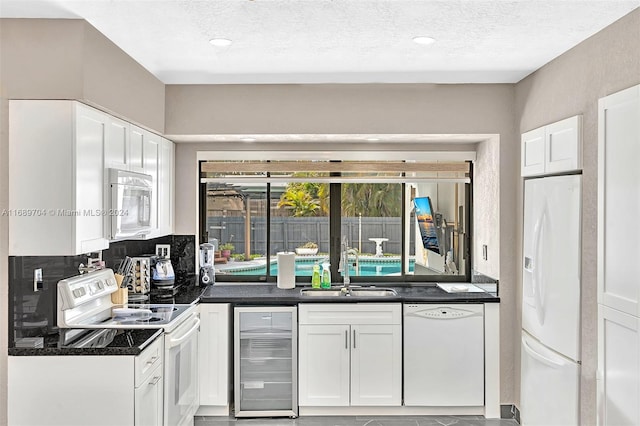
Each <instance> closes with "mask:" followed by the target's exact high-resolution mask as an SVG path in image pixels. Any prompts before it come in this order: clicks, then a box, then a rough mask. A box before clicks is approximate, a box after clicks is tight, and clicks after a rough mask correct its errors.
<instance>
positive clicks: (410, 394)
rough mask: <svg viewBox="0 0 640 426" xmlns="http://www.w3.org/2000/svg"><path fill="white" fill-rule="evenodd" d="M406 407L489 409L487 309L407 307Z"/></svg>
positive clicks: (476, 306)
mask: <svg viewBox="0 0 640 426" xmlns="http://www.w3.org/2000/svg"><path fill="white" fill-rule="evenodd" d="M403 310H404V314H403V315H404V372H405V374H404V405H406V406H409V407H411V406H419V407H443V406H456V407H479V408H481V409H482V407H483V406H484V305H471V304H456V305H433V304H404V306H403Z"/></svg>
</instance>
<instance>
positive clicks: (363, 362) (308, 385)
mask: <svg viewBox="0 0 640 426" xmlns="http://www.w3.org/2000/svg"><path fill="white" fill-rule="evenodd" d="M299 316H300V319H299V323H300V329H299V348H300V350H299V377H300V378H299V403H300V406H301V407H304V406H309V407H339V406H400V405H401V402H402V397H401V392H402V382H401V380H402V325H401V306H400V304H344V305H333V304H300V305H299Z"/></svg>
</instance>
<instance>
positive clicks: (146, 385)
mask: <svg viewBox="0 0 640 426" xmlns="http://www.w3.org/2000/svg"><path fill="white" fill-rule="evenodd" d="M162 382H163V381H162V363H160V365H158V366H157V367H156V368H155V370H154V371H153V373H151V375H150V376H149V377H148V378H147V379H146V380H145V381H144V382H143V383H142V384H141V385H140V386H139V387H137V388H136V391H135V409H134V413H135V415H134V417H135V426H162V409H163V399H162V398H163V387H162Z"/></svg>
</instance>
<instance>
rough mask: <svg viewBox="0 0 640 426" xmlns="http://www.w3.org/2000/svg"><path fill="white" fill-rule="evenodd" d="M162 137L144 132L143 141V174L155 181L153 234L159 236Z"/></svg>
mask: <svg viewBox="0 0 640 426" xmlns="http://www.w3.org/2000/svg"><path fill="white" fill-rule="evenodd" d="M161 139H162V138H161V137H160V136H158V135H156V134H153V133H151V132H147V131H144V133H143V139H142V173H144V174H146V175H149V176H151V177H152V179H153V183H152V188H153V193H152V194H151V229H152V231H151V234H150V236H152V237H153V236H158V235H157V234H158V206H159V203H158V194H159V189H161V188H160V187H159V185H158V184H159V181H158V167H159V165H160V141H161Z"/></svg>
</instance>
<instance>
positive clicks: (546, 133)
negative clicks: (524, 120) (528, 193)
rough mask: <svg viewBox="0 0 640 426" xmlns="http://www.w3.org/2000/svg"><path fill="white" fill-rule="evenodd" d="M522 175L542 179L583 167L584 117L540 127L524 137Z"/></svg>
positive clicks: (521, 157)
mask: <svg viewBox="0 0 640 426" xmlns="http://www.w3.org/2000/svg"><path fill="white" fill-rule="evenodd" d="M520 150H521V152H520V161H521V163H520V174H521V175H522V176H541V175H545V174H553V173H561V172H569V171H573V170H580V169H581V168H582V116H580V115H576V116H573V117H569V118H567V119H564V120H561V121H558V122H555V123H552V124H549V125H547V126H543V127H539V128H537V129H534V130H531V131H529V132H526V133H523V134H522V136H521V146H520Z"/></svg>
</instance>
